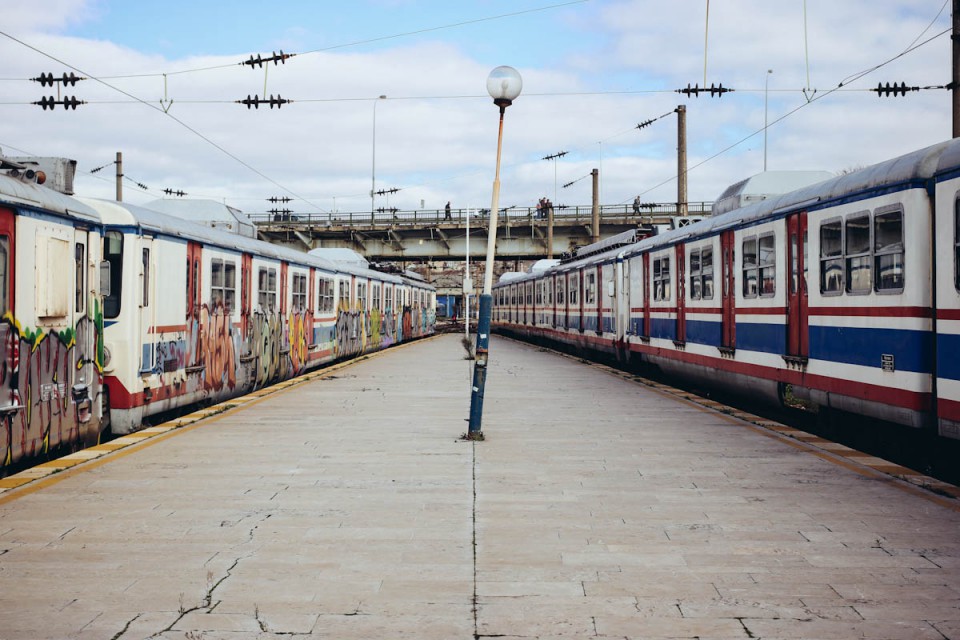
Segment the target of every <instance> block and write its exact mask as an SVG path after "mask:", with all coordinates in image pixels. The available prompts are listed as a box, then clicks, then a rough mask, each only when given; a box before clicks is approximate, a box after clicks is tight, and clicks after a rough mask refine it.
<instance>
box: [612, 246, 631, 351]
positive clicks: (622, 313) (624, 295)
mask: <svg viewBox="0 0 960 640" xmlns="http://www.w3.org/2000/svg"><path fill="white" fill-rule="evenodd" d="M617 276H619V277H617ZM617 276H615V277H617V280H619V282H620V286H619V291H616V292H615V293H616V294H617V295H615V296H614V297H613V305H614V313H615V314H616V317H617V342H619V343H621V344H622V343H623V342H624V341H625V340H626V338H627V332H628V331H629V330H630V261H629V260H624V259H623V258H618V259H617Z"/></svg>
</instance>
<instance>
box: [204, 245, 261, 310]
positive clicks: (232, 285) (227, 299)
mask: <svg viewBox="0 0 960 640" xmlns="http://www.w3.org/2000/svg"><path fill="white" fill-rule="evenodd" d="M262 272H263V270H262V269H261V273H262ZM262 292H263V287H261V295H263V293H262ZM218 304H222V305H223V309H224V312H225V313H230V312H231V311H232V310H233V309H235V308H236V306H237V265H236V263H234V262H229V261H227V260H220V259H218V258H215V259H213V260H211V261H210V307H211V309H216V308H217V305H218Z"/></svg>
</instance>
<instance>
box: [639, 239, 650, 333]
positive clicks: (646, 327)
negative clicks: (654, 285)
mask: <svg viewBox="0 0 960 640" xmlns="http://www.w3.org/2000/svg"><path fill="white" fill-rule="evenodd" d="M640 335H641V336H642V337H644V338H646V339H647V340H649V339H650V254H649V253H645V254H643V329H642V330H641V334H640Z"/></svg>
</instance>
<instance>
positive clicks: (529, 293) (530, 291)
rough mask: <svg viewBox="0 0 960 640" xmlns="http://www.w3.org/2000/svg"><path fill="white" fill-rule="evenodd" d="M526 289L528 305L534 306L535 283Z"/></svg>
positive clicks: (528, 285) (530, 283) (529, 283)
mask: <svg viewBox="0 0 960 640" xmlns="http://www.w3.org/2000/svg"><path fill="white" fill-rule="evenodd" d="M526 289H527V304H528V305H531V304H533V283H532V282H528V283H527V286H526Z"/></svg>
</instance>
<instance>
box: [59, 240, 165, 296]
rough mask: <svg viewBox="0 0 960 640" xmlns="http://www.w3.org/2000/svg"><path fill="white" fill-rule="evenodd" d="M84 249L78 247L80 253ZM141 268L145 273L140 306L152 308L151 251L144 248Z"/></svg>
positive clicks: (141, 254) (141, 253)
mask: <svg viewBox="0 0 960 640" xmlns="http://www.w3.org/2000/svg"><path fill="white" fill-rule="evenodd" d="M82 248H83V247H82V246H81V245H79V244H78V245H77V249H78V251H79V250H81V249H82ZM140 267H141V269H142V271H143V282H142V283H141V284H142V286H141V291H140V306H141V307H149V306H150V249H147V248H144V249H142V250H141V252H140Z"/></svg>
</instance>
